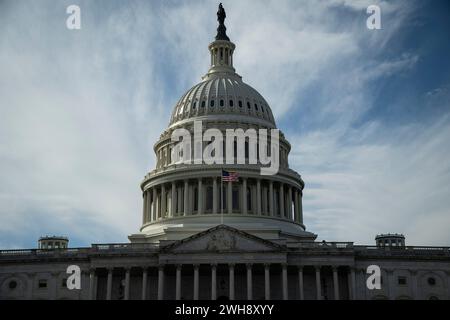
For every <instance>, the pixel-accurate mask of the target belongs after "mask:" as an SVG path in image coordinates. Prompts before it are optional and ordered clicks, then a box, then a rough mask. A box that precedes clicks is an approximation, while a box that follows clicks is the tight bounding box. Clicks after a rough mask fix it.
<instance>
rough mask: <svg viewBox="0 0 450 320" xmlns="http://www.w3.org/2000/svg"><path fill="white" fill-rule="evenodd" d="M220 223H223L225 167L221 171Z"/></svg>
mask: <svg viewBox="0 0 450 320" xmlns="http://www.w3.org/2000/svg"><path fill="white" fill-rule="evenodd" d="M220 223H221V224H223V169H222V170H221V172H220Z"/></svg>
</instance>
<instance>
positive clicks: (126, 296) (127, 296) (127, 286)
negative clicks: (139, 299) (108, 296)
mask: <svg viewBox="0 0 450 320" xmlns="http://www.w3.org/2000/svg"><path fill="white" fill-rule="evenodd" d="M129 299H130V268H125V294H124V300H129Z"/></svg>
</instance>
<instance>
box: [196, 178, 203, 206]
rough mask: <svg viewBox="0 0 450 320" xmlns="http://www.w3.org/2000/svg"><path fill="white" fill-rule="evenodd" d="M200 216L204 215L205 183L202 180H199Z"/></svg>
mask: <svg viewBox="0 0 450 320" xmlns="http://www.w3.org/2000/svg"><path fill="white" fill-rule="evenodd" d="M197 194H198V210H197V213H198V214H203V182H202V178H199V179H198V192H197Z"/></svg>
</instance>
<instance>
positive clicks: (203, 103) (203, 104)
mask: <svg viewBox="0 0 450 320" xmlns="http://www.w3.org/2000/svg"><path fill="white" fill-rule="evenodd" d="M205 104H206V102H205V100H203V101H202V108H204V107H205Z"/></svg>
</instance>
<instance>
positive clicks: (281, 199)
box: [0, 6, 450, 300]
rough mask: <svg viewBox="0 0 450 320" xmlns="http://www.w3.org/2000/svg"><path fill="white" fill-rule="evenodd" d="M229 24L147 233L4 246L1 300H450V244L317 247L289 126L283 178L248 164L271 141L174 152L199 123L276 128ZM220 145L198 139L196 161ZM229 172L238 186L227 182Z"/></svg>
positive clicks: (384, 240) (178, 119)
mask: <svg viewBox="0 0 450 320" xmlns="http://www.w3.org/2000/svg"><path fill="white" fill-rule="evenodd" d="M224 20H225V11H224V10H223V8H222V7H221V6H220V7H219V12H218V21H219V27H218V29H217V36H216V38H215V41H213V42H212V43H210V44H209V46H208V49H209V52H210V59H211V66H210V69H209V70H208V72H207V73H206V75H204V76H203V78H202V80H201V82H200V83H198V84H196V85H194V86H193V87H192V88H191V89H189V90H188V91H187V92H186V93H185V94H184V95H183V96H182V97H181V98H180V99H179V101H178V102H177V103H176V105H175V107H174V109H173V112H172V115H171V118H170V122H169V125H168V127H167V129H166V130H165V131H164V132H163V133H162V134H161V136H160V138H159V140H158V141H157V142H156V144H155V145H154V151H155V153H156V168H155V169H154V170H152V171H151V172H149V173H148V174H146V175H145V178H144V180H143V181H142V182H141V190H142V195H143V206H142V207H143V211H142V226H141V228H140V230H139V231H138V232H137V233H135V234H132V235H130V236H129V240H130V242H129V243H123V244H93V245H92V246H91V247H86V248H71V247H70V246H68V239H66V238H64V237H44V238H41V239H40V243H39V247H38V248H37V249H23V250H0V299H92V300H96V299H99V300H110V299H113V300H114V299H124V300H127V299H143V300H147V299H159V300H163V299H173V300H182V299H192V300H199V299H207V300H210V299H212V300H216V299H220V300H234V299H242V300H246V299H248V300H252V299H253V300H256V299H258V300H271V299H289V300H290V299H298V300H303V299H305V300H315V299H317V300H322V299H323V300H327V299H335V300H356V299H358V300H359V299H362V300H366V299H450V248H448V247H410V246H407V245H406V243H405V237H404V236H402V235H398V234H384V235H379V236H377V237H376V243H374V245H355V244H354V243H353V242H317V241H316V238H317V235H316V234H314V233H312V232H310V231H307V229H306V226H305V223H304V220H303V207H302V197H303V192H304V187H305V183H304V182H303V180H302V178H301V176H300V175H299V174H298V173H297V172H295V171H294V170H292V169H290V167H289V161H288V159H289V152H290V150H291V145H290V144H289V142H288V140H287V138H286V137H285V136H284V134H283V133H282V132H281V131H280V132H279V142H278V143H277V144H276V146H277V149H274V148H268V149H269V150H271V151H270V152H269V153H271V154H272V155H273V150H276V152H277V159H279V168H278V171H277V173H276V174H274V175H262V174H261V168H262V167H264V166H265V165H266V164H264V163H262V162H260V161H259V160H258V161H256V162H252V161H249V156H248V155H249V153H250V150H256V151H257V153H258V151H259V149H260V148H261V147H260V145H259V142H256V143H255V141H253V140H251V139H250V137H246V138H245V141H242V142H243V143H242V147H243V149H244V151H243V154H244V160H245V161H244V163H239V162H235V163H234V164H224V163H213V164H206V163H203V162H202V163H196V162H195V161H193V162H192V163H184V162H181V161H175V160H174V159H173V157H174V154H175V144H176V142H174V141H173V138H172V137H173V133H174V131H176V130H180V129H181V130H185V131H184V132H189V133H191V134H192V136H194V133H195V132H194V131H195V130H196V129H195V124H197V126H198V124H199V123H200V130H201V131H202V132H206V131H207V130H209V129H216V130H218V131H219V132H222V133H223V134H224V135H225V133H226V132H227V130H236V129H242V130H243V131H244V132H246V131H247V130H252V129H254V131H255V132H260V131H259V130H261V129H266V130H274V129H277V127H276V123H275V120H274V116H273V114H272V110H271V108H270V106H269V104H268V103H267V101H266V100H265V99H264V98H263V96H262V95H261V94H260V93H258V92H257V91H256V90H255V89H253V88H252V87H251V86H249V85H248V84H246V83H245V82H243V80H242V77H241V76H240V75H238V74H237V73H236V71H235V69H234V66H233V54H234V51H235V49H236V46H235V44H234V43H233V42H231V41H230V39H229V38H228V36H227V34H226V28H225V25H224ZM258 138H259V137H258ZM257 141H259V140H257ZM212 142H213V141H212V140H210V141H204V139H202V140H196V139H195V138H194V139H192V140H190V141H189V146H190V150H191V151H192V154H191V157H192V158H193V159H194V158H195V155H194V150H195V148H199V149H200V150H202V153H203V152H204V150H205V149H207V148H208V147H210V144H211V143H212ZM273 142H274V141H269V143H272V146H273V145H274V143H273ZM239 147H240V146H239V145H237V143H234V144H233V145H232V147H231V148H226V147H225V145H223V153H222V155H221V156H222V157H223V158H225V157H226V156H227V153H229V152H233V156H232V157H234V158H235V159H236V157H237V152H236V151H237V149H238V148H239ZM252 148H253V149H252ZM217 151H218V150H215V152H217ZM177 152H178V151H177ZM183 156H184V158H185V159H186V154H182V157H183ZM228 156H229V154H228ZM224 172H225V173H227V174H229V173H233V174H234V175H235V177H236V179H235V181H223V180H224V179H223V175H224ZM70 265H77V266H79V267H80V269H81V288H80V289H72V290H70V289H68V288H67V281H66V280H67V278H68V277H69V274H67V273H66V270H67V267H68V266H70ZM371 265H376V266H379V267H380V270H381V288H380V289H369V288H368V286H367V285H366V281H367V278H368V277H369V274H368V273H367V268H368V267H369V266H371Z"/></svg>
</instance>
